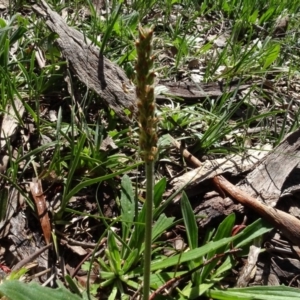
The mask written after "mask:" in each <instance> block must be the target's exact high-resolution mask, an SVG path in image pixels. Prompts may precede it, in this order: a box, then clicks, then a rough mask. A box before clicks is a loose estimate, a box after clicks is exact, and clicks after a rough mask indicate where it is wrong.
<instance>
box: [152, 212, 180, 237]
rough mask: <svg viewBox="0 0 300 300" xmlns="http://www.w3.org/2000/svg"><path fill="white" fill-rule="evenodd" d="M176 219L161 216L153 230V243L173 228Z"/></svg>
mask: <svg viewBox="0 0 300 300" xmlns="http://www.w3.org/2000/svg"><path fill="white" fill-rule="evenodd" d="M174 219H175V218H173V217H172V218H167V217H166V215H165V214H162V215H160V216H159V218H158V220H157V221H156V222H155V224H154V226H153V230H152V241H153V242H154V241H155V239H157V238H158V237H160V236H161V234H162V233H163V232H164V231H165V230H166V229H168V228H169V227H171V226H172V225H173V223H174Z"/></svg>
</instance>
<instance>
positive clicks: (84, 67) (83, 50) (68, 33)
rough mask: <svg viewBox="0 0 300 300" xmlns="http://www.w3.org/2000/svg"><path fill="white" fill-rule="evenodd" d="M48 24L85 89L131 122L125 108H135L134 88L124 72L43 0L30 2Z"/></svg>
mask: <svg viewBox="0 0 300 300" xmlns="http://www.w3.org/2000/svg"><path fill="white" fill-rule="evenodd" d="M33 9H34V10H35V11H36V12H37V13H38V14H40V15H42V16H43V17H44V18H45V20H46V24H47V26H48V27H49V28H50V29H51V30H52V31H53V32H55V33H57V34H58V38H57V40H56V41H57V43H58V45H59V47H60V48H61V51H62V54H63V55H64V57H65V58H66V59H67V60H68V62H69V64H70V66H71V68H72V69H73V71H74V72H75V74H76V75H77V76H78V78H79V80H80V81H82V82H83V83H84V84H85V85H86V86H87V87H88V88H90V89H91V90H93V91H95V92H96V93H97V94H98V95H99V96H100V97H101V99H102V100H103V101H104V102H105V103H106V104H107V105H108V106H109V107H110V108H112V109H113V110H114V111H115V112H116V114H117V115H118V116H119V117H121V118H122V119H123V120H124V121H127V122H130V119H129V118H128V116H127V115H126V114H125V113H124V109H125V108H127V109H130V110H135V107H136V105H135V91H134V89H128V88H125V86H127V87H130V82H129V80H128V78H127V77H126V74H125V73H124V71H123V70H122V69H121V68H120V67H118V66H117V65H115V64H114V63H112V62H111V61H109V60H108V59H107V58H105V57H104V56H103V55H102V54H101V53H100V50H99V49H98V48H97V47H95V46H93V45H92V43H91V41H90V40H89V39H88V38H87V37H84V35H83V34H82V33H81V32H79V31H77V30H76V29H73V28H70V27H69V26H68V25H67V24H66V23H65V22H64V20H63V19H62V17H61V16H60V15H59V14H57V13H56V12H54V11H52V10H51V9H50V7H49V6H48V5H47V3H46V2H45V1H43V0H41V1H40V3H39V4H36V5H33Z"/></svg>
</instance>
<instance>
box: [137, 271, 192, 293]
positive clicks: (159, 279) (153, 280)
mask: <svg viewBox="0 0 300 300" xmlns="http://www.w3.org/2000/svg"><path fill="white" fill-rule="evenodd" d="M186 272H188V270H187V271H181V272H176V273H175V272H160V273H155V274H151V276H150V285H151V287H152V288H154V289H158V288H159V287H161V286H162V285H163V284H165V283H166V282H167V281H169V280H171V279H172V278H174V277H175V276H181V275H184V274H185V273H186ZM140 280H143V278H142V277H140Z"/></svg>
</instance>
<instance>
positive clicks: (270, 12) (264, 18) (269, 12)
mask: <svg viewBox="0 0 300 300" xmlns="http://www.w3.org/2000/svg"><path fill="white" fill-rule="evenodd" d="M274 11H275V7H274V6H272V7H270V8H269V9H268V10H267V11H266V12H265V13H264V14H263V15H262V16H261V17H260V19H259V24H263V23H264V22H266V21H267V20H268V19H269V18H270V17H271V16H272V15H273V13H274Z"/></svg>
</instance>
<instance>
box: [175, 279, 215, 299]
mask: <svg viewBox="0 0 300 300" xmlns="http://www.w3.org/2000/svg"><path fill="white" fill-rule="evenodd" d="M214 284H215V283H214V282H213V283H202V284H200V285H199V286H194V287H192V288H188V289H185V290H183V291H182V292H181V294H182V295H184V296H185V297H187V299H196V298H198V297H199V296H201V295H203V294H204V293H205V292H206V291H207V290H209V289H210V288H211V287H212V286H213V285H214Z"/></svg>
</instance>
